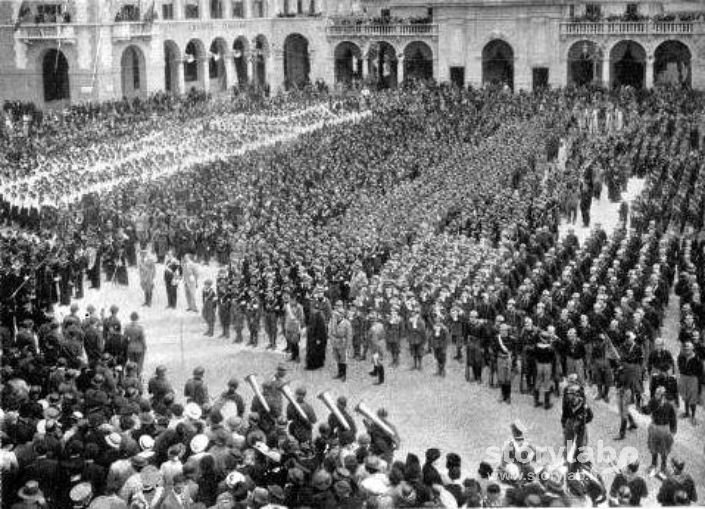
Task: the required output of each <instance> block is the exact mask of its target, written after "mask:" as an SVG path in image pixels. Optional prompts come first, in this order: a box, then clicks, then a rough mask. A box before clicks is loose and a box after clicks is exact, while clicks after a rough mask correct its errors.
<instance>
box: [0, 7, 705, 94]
mask: <svg viewBox="0 0 705 509" xmlns="http://www.w3.org/2000/svg"><path fill="white" fill-rule="evenodd" d="M0 50H1V51H0V98H2V99H20V100H26V101H33V102H35V103H37V104H51V103H55V102H58V103H59V104H61V103H68V102H81V101H96V100H106V99H114V98H120V97H123V96H126V97H134V96H146V95H148V94H150V93H154V92H157V91H164V90H166V91H170V92H173V93H184V92H186V91H188V90H190V89H192V88H196V89H200V90H207V91H210V92H212V93H214V94H217V93H223V92H226V91H227V90H229V89H230V88H231V87H233V86H236V85H238V86H242V85H245V84H248V85H253V86H258V87H266V88H267V89H269V90H270V91H271V92H272V93H276V92H278V91H281V90H285V89H287V88H289V87H291V86H293V85H296V86H300V85H301V84H303V83H306V82H307V81H311V82H315V81H316V80H323V81H325V82H326V83H328V84H329V85H332V84H334V83H335V84H338V86H350V85H352V84H359V83H364V82H370V83H376V84H377V85H378V86H385V87H394V86H396V85H397V84H398V83H400V82H401V81H402V80H403V79H404V78H405V77H410V76H418V77H423V78H428V77H433V78H435V79H436V80H437V81H452V82H454V83H457V84H464V85H467V84H470V85H473V86H481V85H483V84H484V83H488V82H493V83H501V84H504V85H507V86H509V87H511V88H513V89H514V90H520V89H525V90H531V89H533V88H535V87H542V86H546V85H550V86H554V87H555V86H564V85H566V84H569V83H575V84H586V83H591V82H595V83H601V84H604V85H607V86H610V87H613V86H618V85H622V84H628V85H632V86H635V87H639V88H641V87H652V86H654V85H655V84H658V83H665V82H670V83H674V84H689V85H692V86H693V87H695V88H705V3H703V2H702V0H681V1H673V2H671V1H668V0H662V1H661V2H613V1H602V2H600V1H594V2H587V3H586V2H571V1H570V0H453V1H443V0H386V1H385V0H25V1H21V0H0Z"/></svg>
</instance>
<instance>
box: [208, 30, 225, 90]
mask: <svg viewBox="0 0 705 509" xmlns="http://www.w3.org/2000/svg"><path fill="white" fill-rule="evenodd" d="M228 54H229V52H228V43H227V42H226V41H225V39H224V38H222V37H216V38H215V39H213V42H211V46H210V50H209V52H208V77H209V80H210V81H209V83H210V89H211V92H222V91H224V90H227V88H228V74H227V68H226V66H225V60H226V58H228Z"/></svg>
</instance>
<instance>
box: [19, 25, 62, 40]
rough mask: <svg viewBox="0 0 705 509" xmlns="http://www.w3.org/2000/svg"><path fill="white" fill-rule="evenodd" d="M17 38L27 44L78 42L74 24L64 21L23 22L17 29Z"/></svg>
mask: <svg viewBox="0 0 705 509" xmlns="http://www.w3.org/2000/svg"><path fill="white" fill-rule="evenodd" d="M15 39H17V40H19V41H22V42H24V43H25V44H32V43H36V42H45V41H49V42H56V43H59V42H60V43H62V44H74V43H75V42H76V30H75V27H74V26H73V25H68V24H64V23H40V24H31V25H24V24H23V25H20V26H19V27H18V28H17V30H16V31H15Z"/></svg>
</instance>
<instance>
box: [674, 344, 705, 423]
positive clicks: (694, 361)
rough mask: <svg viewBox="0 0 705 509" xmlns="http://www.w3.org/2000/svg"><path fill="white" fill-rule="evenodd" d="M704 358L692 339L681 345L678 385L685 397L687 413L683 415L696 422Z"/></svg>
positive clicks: (678, 361)
mask: <svg viewBox="0 0 705 509" xmlns="http://www.w3.org/2000/svg"><path fill="white" fill-rule="evenodd" d="M703 360H705V359H701V358H700V357H699V356H698V355H697V354H696V353H695V348H694V346H693V342H692V341H686V342H685V343H683V344H682V346H681V353H679V354H678V359H677V361H676V362H677V364H678V373H679V374H680V378H679V380H678V387H679V389H680V393H681V397H682V398H683V406H684V407H685V413H684V414H683V415H681V417H683V418H686V419H687V418H688V417H690V418H691V421H692V423H693V424H695V422H696V421H695V409H696V408H697V405H698V398H699V396H698V395H699V390H700V389H699V383H700V382H699V380H700V379H701V378H702V376H703Z"/></svg>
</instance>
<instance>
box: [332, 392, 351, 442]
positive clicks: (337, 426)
mask: <svg viewBox="0 0 705 509" xmlns="http://www.w3.org/2000/svg"><path fill="white" fill-rule="evenodd" d="M335 406H336V407H337V408H338V411H339V412H340V414H341V415H342V416H343V419H345V422H346V423H347V425H348V427H349V428H350V430H349V431H348V430H346V429H345V427H344V426H343V423H341V422H340V421H339V420H338V418H337V417H336V416H335V414H334V413H333V412H331V413H330V415H329V416H328V425H329V426H330V429H331V432H332V433H333V434H334V435H335V436H337V437H338V438H340V436H341V435H342V434H343V433H351V434H352V436H353V437H355V436H357V426H356V425H355V420H354V419H353V418H352V416H351V415H350V413H349V412H348V398H346V397H345V396H338V399H337V400H336V401H335Z"/></svg>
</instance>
